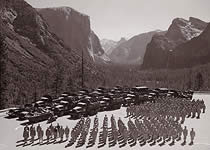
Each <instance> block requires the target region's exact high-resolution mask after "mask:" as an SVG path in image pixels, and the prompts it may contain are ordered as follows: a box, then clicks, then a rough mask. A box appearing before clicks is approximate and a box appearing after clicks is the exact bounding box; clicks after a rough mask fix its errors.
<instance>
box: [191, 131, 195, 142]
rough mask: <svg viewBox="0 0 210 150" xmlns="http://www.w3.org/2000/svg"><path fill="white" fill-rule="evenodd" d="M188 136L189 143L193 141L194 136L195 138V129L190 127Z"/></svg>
mask: <svg viewBox="0 0 210 150" xmlns="http://www.w3.org/2000/svg"><path fill="white" fill-rule="evenodd" d="M190 138H191V143H193V141H194V138H195V131H194V130H193V128H192V130H191V131H190Z"/></svg>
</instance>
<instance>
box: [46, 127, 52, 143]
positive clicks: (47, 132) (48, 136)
mask: <svg viewBox="0 0 210 150" xmlns="http://www.w3.org/2000/svg"><path fill="white" fill-rule="evenodd" d="M45 134H46V137H47V144H48V143H49V140H50V134H51V133H50V127H49V128H47V130H46V133H45Z"/></svg>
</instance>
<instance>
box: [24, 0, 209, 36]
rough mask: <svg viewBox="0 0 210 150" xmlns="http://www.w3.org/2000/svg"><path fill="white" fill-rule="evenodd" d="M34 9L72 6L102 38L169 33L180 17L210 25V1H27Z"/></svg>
mask: <svg viewBox="0 0 210 150" xmlns="http://www.w3.org/2000/svg"><path fill="white" fill-rule="evenodd" d="M26 1H27V2H29V3H30V4H31V5H32V6H33V7H36V8H43V7H59V6H69V7H72V8H74V9H76V10H78V11H80V12H82V13H85V14H87V15H89V16H90V19H91V27H92V29H93V30H94V31H95V33H96V34H97V35H98V36H99V38H100V39H103V38H107V39H113V40H119V39H120V38H121V37H131V36H133V35H137V34H140V33H144V32H148V31H152V30H156V29H161V30H166V29H167V28H168V27H169V25H170V24H171V22H172V20H173V19H174V18H177V17H181V18H185V19H188V18H189V17H190V16H193V17H197V18H199V19H201V20H204V21H207V22H210V0H26Z"/></svg>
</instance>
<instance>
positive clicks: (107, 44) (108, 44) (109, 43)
mask: <svg viewBox="0 0 210 150" xmlns="http://www.w3.org/2000/svg"><path fill="white" fill-rule="evenodd" d="M124 42H126V39H125V38H121V39H120V40H119V41H113V40H109V39H102V40H101V45H102V47H103V49H104V51H105V53H106V54H107V55H110V54H111V53H112V51H113V49H115V48H116V47H117V46H119V45H120V44H122V43H124Z"/></svg>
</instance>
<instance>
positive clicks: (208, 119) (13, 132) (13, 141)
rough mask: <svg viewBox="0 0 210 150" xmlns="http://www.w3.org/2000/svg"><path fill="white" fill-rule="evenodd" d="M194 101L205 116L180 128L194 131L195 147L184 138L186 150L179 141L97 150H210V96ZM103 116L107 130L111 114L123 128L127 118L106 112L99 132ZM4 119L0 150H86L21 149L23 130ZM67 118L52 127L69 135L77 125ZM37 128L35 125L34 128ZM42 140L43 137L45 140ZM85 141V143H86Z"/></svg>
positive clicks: (58, 148)
mask: <svg viewBox="0 0 210 150" xmlns="http://www.w3.org/2000/svg"><path fill="white" fill-rule="evenodd" d="M193 98H194V99H198V98H199V99H204V101H205V104H206V106H207V108H206V110H207V111H206V113H205V114H202V115H201V119H199V120H198V119H190V118H186V121H185V123H184V125H183V126H185V125H186V126H187V127H188V129H189V130H190V129H191V128H194V129H195V132H196V136H195V141H194V145H192V146H189V145H188V143H189V140H190V137H189V136H188V137H187V145H185V146H181V143H182V141H179V142H176V143H175V145H174V146H169V145H168V143H167V144H166V145H164V146H161V147H160V146H159V145H157V144H156V145H154V146H149V145H148V144H146V145H145V146H143V147H141V146H140V145H139V144H137V145H136V146H135V147H132V148H131V147H130V146H129V145H128V144H127V145H126V146H125V147H123V148H119V145H118V144H117V145H115V146H114V147H112V148H109V146H108V142H107V144H106V145H105V146H104V147H102V148H100V149H101V150H106V149H113V150H115V149H121V150H124V149H142V150H150V149H155V150H168V149H170V150H209V149H210V129H209V125H210V111H209V108H210V94H202V93H198V94H194V96H193ZM105 114H106V115H107V116H108V118H109V120H108V123H109V127H110V117H111V115H112V114H114V116H115V118H116V120H117V119H118V118H119V117H121V118H122V120H123V122H124V123H125V124H127V121H128V119H127V118H124V117H125V116H126V110H125V108H124V107H123V108H121V109H120V110H116V111H109V112H101V113H99V114H98V118H99V132H100V131H101V130H102V129H101V128H100V127H102V121H103V118H104V116H105ZM5 116H6V114H5V112H2V113H0V150H16V149H18V150H63V149H78V150H83V149H86V145H87V143H86V144H85V146H83V147H81V148H75V146H76V143H77V142H76V143H75V144H74V145H73V146H71V147H68V148H65V146H66V145H67V143H68V142H64V143H61V144H49V145H46V144H44V145H42V146H39V145H38V144H36V143H38V141H36V142H35V145H34V146H31V145H29V146H25V147H23V146H22V143H21V142H18V141H21V140H22V139H23V138H22V134H23V126H21V125H20V123H21V122H19V121H16V119H5V118H4V117H5ZM67 118H68V116H66V117H62V118H59V119H57V121H56V122H54V123H53V125H56V124H57V122H58V123H59V124H60V125H62V126H64V127H66V125H68V126H69V128H70V132H71V129H72V128H73V127H74V126H75V125H76V123H77V122H78V120H77V121H74V120H69V119H67ZM90 118H91V125H90V129H91V128H92V127H93V119H94V116H93V117H90ZM40 124H41V126H42V128H43V129H44V131H45V130H46V128H47V127H48V126H49V125H48V124H46V121H45V122H42V123H40ZM35 126H37V125H35ZM44 137H45V136H44ZM87 138H89V135H88V136H87ZM87 141H88V140H87ZM96 141H97V142H96V145H95V146H94V147H91V148H88V149H90V150H92V149H93V150H95V149H98V147H97V146H98V143H99V139H98V136H97V139H96Z"/></svg>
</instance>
